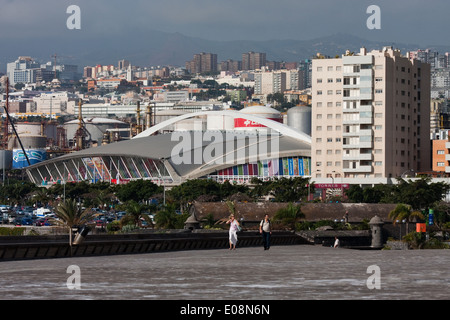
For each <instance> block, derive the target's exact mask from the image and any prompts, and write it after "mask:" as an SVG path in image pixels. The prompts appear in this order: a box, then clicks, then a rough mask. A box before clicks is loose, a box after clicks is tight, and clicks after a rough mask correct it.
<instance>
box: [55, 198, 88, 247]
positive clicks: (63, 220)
mask: <svg viewBox="0 0 450 320" xmlns="http://www.w3.org/2000/svg"><path fill="white" fill-rule="evenodd" d="M55 216H56V217H57V218H58V219H54V220H53V221H54V222H55V223H56V224H58V225H62V226H64V227H66V228H68V229H69V245H70V250H71V252H72V228H73V227H75V226H82V225H85V224H87V223H89V222H91V221H92V219H93V218H94V213H93V212H92V211H91V210H90V209H84V210H83V209H82V208H81V206H79V205H78V203H77V201H76V200H73V199H66V200H65V201H63V202H61V203H60V204H59V206H58V207H57V208H56V210H55Z"/></svg>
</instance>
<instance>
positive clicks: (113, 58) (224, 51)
mask: <svg viewBox="0 0 450 320" xmlns="http://www.w3.org/2000/svg"><path fill="white" fill-rule="evenodd" d="M135 39H139V40H138V41H136V40H135ZM2 42H3V41H2ZM24 44H25V45H24ZM383 46H393V47H395V48H397V49H400V50H401V51H402V53H406V51H410V50H417V49H419V48H422V49H425V48H432V49H436V50H441V51H442V50H448V51H450V46H446V45H440V46H429V47H420V46H419V45H417V44H404V43H394V42H392V41H384V42H383V41H376V40H366V39H363V38H360V37H358V36H355V35H351V34H346V33H336V34H332V35H329V36H323V37H317V38H312V39H307V40H296V39H271V40H220V39H217V40H208V39H202V38H198V37H191V36H186V35H184V34H182V33H180V32H174V33H169V32H163V31H158V30H141V31H136V33H135V34H133V37H131V36H130V35H127V34H122V35H119V34H113V35H110V36H108V37H102V38H101V41H100V40H99V39H98V38H95V37H89V36H88V35H87V34H85V33H79V34H75V35H73V34H68V36H67V37H61V38H56V39H55V38H52V39H46V38H45V37H43V38H40V39H28V40H26V41H14V42H13V43H11V44H9V45H8V46H5V47H3V48H2V53H1V54H0V64H3V65H5V64H6V63H7V62H11V61H15V59H17V57H18V56H27V55H28V56H32V57H34V58H36V59H37V60H38V61H40V62H41V63H45V62H47V61H50V60H51V58H50V56H51V55H52V54H55V53H57V54H58V55H59V56H60V57H61V59H62V62H63V63H66V64H77V65H79V67H80V69H81V68H82V67H84V66H87V65H91V66H93V65H97V64H101V65H109V64H113V65H116V64H117V62H118V61H119V60H121V59H126V60H129V61H130V63H131V64H132V65H138V66H158V65H161V66H162V65H174V66H181V67H183V66H184V65H185V62H186V61H189V60H191V59H192V58H193V55H194V54H195V53H200V52H210V53H216V54H217V55H218V59H217V60H218V62H220V61H225V60H228V59H233V60H241V59H242V53H244V52H248V51H254V52H265V53H266V58H267V60H269V61H286V62H298V61H301V60H304V59H309V58H311V57H313V56H314V55H316V53H318V52H320V53H322V54H324V55H329V56H332V57H334V56H336V55H341V54H343V53H345V51H346V50H351V51H359V49H360V48H361V47H365V48H366V49H367V50H372V49H381V48H382V47H383ZM65 57H66V58H65ZM67 57H70V58H67ZM2 67H3V66H1V65H0V70H2ZM4 69H6V67H5V68H4ZM80 71H81V70H80Z"/></svg>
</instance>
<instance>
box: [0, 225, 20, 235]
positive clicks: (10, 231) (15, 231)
mask: <svg viewBox="0 0 450 320" xmlns="http://www.w3.org/2000/svg"><path fill="white" fill-rule="evenodd" d="M24 233H25V228H8V227H0V236H23V234H24Z"/></svg>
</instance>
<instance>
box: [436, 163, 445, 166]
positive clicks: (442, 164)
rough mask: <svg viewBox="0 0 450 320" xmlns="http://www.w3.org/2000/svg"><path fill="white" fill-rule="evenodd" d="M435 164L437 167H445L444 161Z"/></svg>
mask: <svg viewBox="0 0 450 320" xmlns="http://www.w3.org/2000/svg"><path fill="white" fill-rule="evenodd" d="M437 166H438V167H445V163H444V162H438V163H437Z"/></svg>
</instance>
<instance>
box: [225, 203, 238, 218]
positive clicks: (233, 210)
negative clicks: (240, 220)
mask: <svg viewBox="0 0 450 320" xmlns="http://www.w3.org/2000/svg"><path fill="white" fill-rule="evenodd" d="M226 204H227V207H228V211H230V214H232V215H235V214H236V205H235V203H234V201H230V200H227V202H226Z"/></svg>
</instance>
